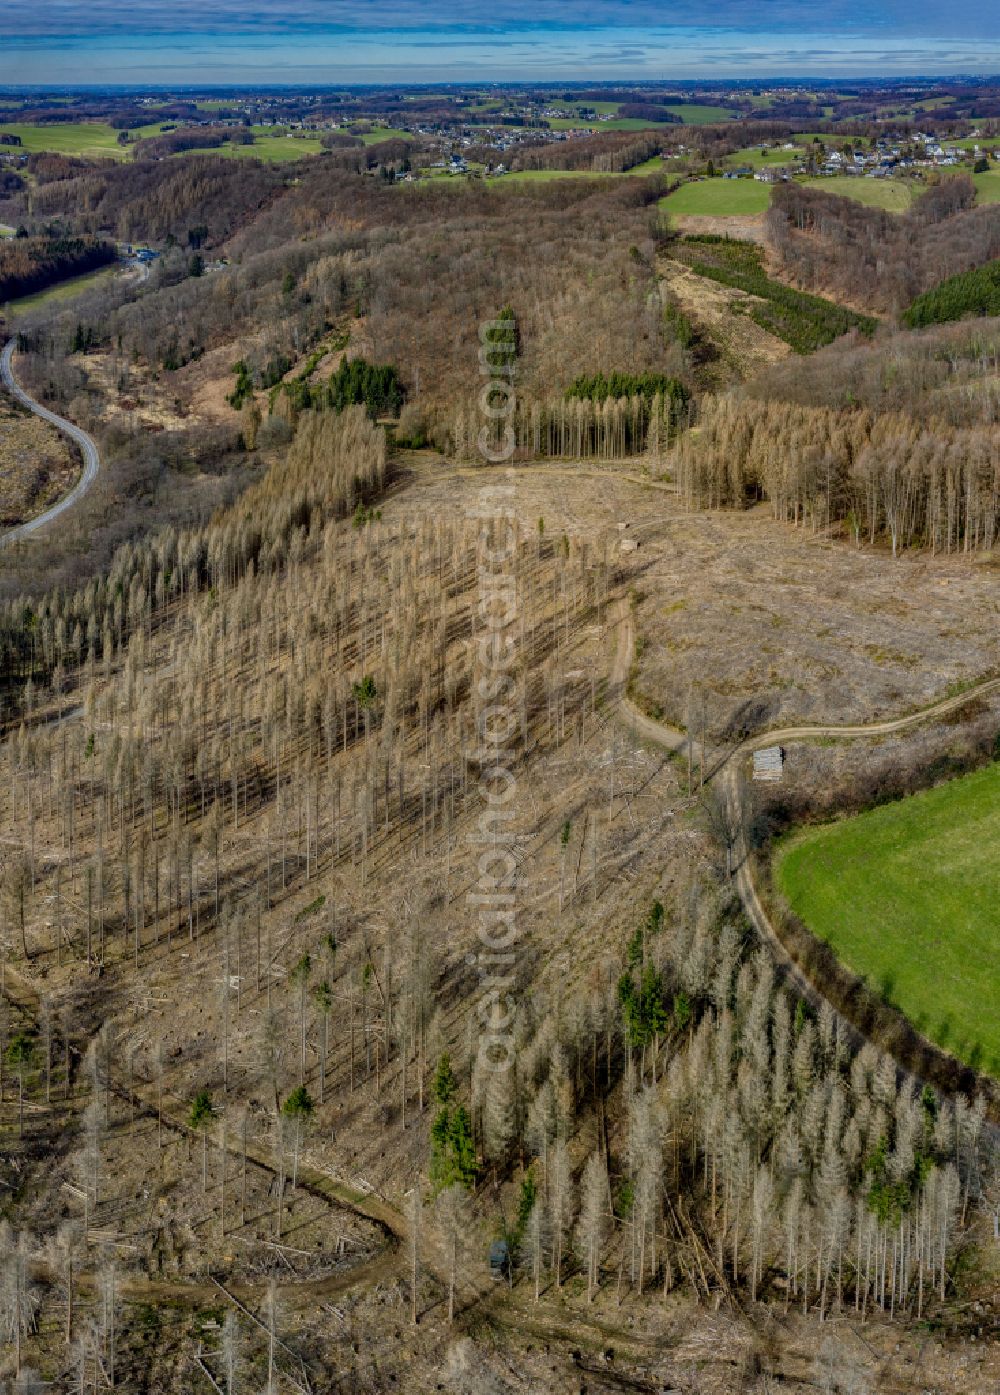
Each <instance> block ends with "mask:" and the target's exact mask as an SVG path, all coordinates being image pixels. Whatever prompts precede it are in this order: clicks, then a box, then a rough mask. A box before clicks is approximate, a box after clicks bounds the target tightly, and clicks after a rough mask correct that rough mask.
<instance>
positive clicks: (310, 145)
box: [178, 136, 323, 164]
mask: <svg viewBox="0 0 1000 1395" xmlns="http://www.w3.org/2000/svg"><path fill="white" fill-rule="evenodd" d="M322 150H323V147H322V145H321V144H320V142H319V138H318V137H316V136H257V137H256V138H255V140H254V143H253V145H230V144H228V143H227V144H226V145H220V146H199V147H198V148H197V149H195V150H183V151H179V152H178V158H182V157H183V156H184V155H221V156H223V158H224V159H227V160H266V161H268V162H269V163H273V164H283V163H285V162H288V161H292V160H302V159H304V158H305V156H307V155H319V154H321V153H322Z"/></svg>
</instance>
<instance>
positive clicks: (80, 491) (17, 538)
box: [0, 339, 101, 549]
mask: <svg viewBox="0 0 1000 1395" xmlns="http://www.w3.org/2000/svg"><path fill="white" fill-rule="evenodd" d="M16 345H17V340H16V339H10V340H8V342H7V343H6V345H5V346H4V349H3V353H2V354H0V382H2V383H3V386H4V387H5V388H6V390H7V391H8V392H9V393H10V395H11V396H12V397H13V398H14V399H15V401H17V402H20V404H21V406H22V407H27V409H28V411H29V412H33V413H34V415H35V416H36V417H40V418H41V420H42V421H47V422H48V423H49V425H50V426H54V427H55V428H56V430H57V431H61V432H62V433H63V435H64V436H68V437H69V439H70V440H71V441H72V442H73V443H74V444H75V445H77V446H79V448H80V453H81V454H82V456H83V474H82V475H81V476H80V478H79V479H78V480H77V482H76V484H75V485H74V486H73V488H72V489H71V490H70V491H69V493H68V494H66V495H65V496H64V497H63V498H62V499H60V500H59V502H58V503H57V504H53V505H52V507H51V508H50V509H46V510H45V512H44V513H40V514H39V515H38V517H37V518H31V519H29V520H28V522H27V523H21V524H19V525H18V527H16V528H11V529H10V530H9V531H8V532H6V533H3V534H0V549H3V548H5V547H10V545H11V544H12V543H15V542H23V541H24V539H25V538H30V537H32V536H33V535H34V534H35V533H37V532H38V531H39V530H40V529H42V528H44V527H45V526H46V524H48V523H51V522H53V520H54V519H57V518H60V517H61V516H62V515H63V514H64V513H67V512H68V511H69V510H70V509H71V508H73V506H74V505H75V504H78V503H79V502H80V500H81V499H82V498H83V496H84V495H85V494H86V493H87V491H88V490H89V489H90V487H91V485H92V484H93V483H94V481H95V480H96V479H97V476H98V474H99V473H100V469H101V457H100V454H99V452H98V449H97V446H96V445H95V443H94V441H93V440H92V439H91V437H90V436H88V435H87V433H86V431H83V430H81V428H80V427H79V426H74V424H73V423H72V422H71V421H67V420H66V418H65V417H61V416H58V415H57V414H56V413H55V412H50V411H49V409H48V407H43V406H42V404H41V403H40V402H36V401H35V399H34V398H33V397H30V396H29V395H28V393H26V392H25V390H24V388H22V387H21V386H20V385H19V383H18V381H17V379H16V378H15V377H14V349H15V348H16Z"/></svg>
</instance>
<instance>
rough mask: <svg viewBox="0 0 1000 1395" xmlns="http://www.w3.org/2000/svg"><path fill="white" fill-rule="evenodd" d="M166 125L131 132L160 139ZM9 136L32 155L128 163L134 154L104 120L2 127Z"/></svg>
mask: <svg viewBox="0 0 1000 1395" xmlns="http://www.w3.org/2000/svg"><path fill="white" fill-rule="evenodd" d="M161 130H162V123H160V122H156V123H154V124H153V125H150V126H136V127H134V128H133V129H131V130H130V131H129V135H131V136H132V137H140V138H148V137H150V136H158V135H159V134H160V132H161ZM0 131H2V132H3V133H5V134H7V135H12V136H20V137H21V149H22V150H25V151H27V153H28V154H29V155H35V154H38V153H40V152H42V151H46V152H51V153H53V154H58V155H78V156H80V157H81V158H82V159H88V160H93V159H99V158H102V157H103V158H104V159H109V158H110V159H112V160H124V159H127V158H128V157H129V155H130V154H131V152H130V150H129V147H128V146H121V145H119V144H118V132H117V131H116V130H115V129H114V127H113V126H108V125H106V124H105V123H104V122H102V121H74V122H70V123H67V124H66V125H63V126H35V125H29V124H28V123H26V122H14V123H13V124H7V125H3V126H0Z"/></svg>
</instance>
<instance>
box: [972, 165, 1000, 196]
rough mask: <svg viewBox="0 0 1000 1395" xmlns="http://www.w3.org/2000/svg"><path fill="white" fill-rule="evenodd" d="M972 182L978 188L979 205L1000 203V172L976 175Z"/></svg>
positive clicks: (993, 171) (992, 171) (994, 171)
mask: <svg viewBox="0 0 1000 1395" xmlns="http://www.w3.org/2000/svg"><path fill="white" fill-rule="evenodd" d="M972 182H973V183H974V184H975V186H976V202H977V203H1000V170H990V171H989V172H988V173H987V174H974V175H973V176H972Z"/></svg>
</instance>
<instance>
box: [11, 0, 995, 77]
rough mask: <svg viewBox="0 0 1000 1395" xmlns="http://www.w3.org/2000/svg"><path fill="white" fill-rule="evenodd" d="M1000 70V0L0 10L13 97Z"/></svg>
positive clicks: (486, 1)
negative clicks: (189, 88) (35, 92)
mask: <svg viewBox="0 0 1000 1395" xmlns="http://www.w3.org/2000/svg"><path fill="white" fill-rule="evenodd" d="M997 71H1000V7H998V6H997V4H996V3H994V0H957V3H955V4H952V5H942V4H941V3H940V0H881V3H879V0H869V2H868V3H866V0H601V2H600V3H598V0H576V3H569V0H436V2H435V3H429V2H428V0H269V3H266V4H265V3H260V0H132V2H131V3H127V0H0V84H32V83H46V82H50V83H63V84H65V83H101V84H104V83H114V82H120V83H129V84H131V83H153V84H156V83H195V84H207V83H217V84H225V83H236V84H239V83H265V82H266V83H308V84H315V83H320V82H359V83H361V82H403V81H410V82H434V81H443V80H450V81H470V80H476V79H479V80H483V79H488V78H493V79H497V80H500V81H502V80H505V79H523V78H528V79H538V80H542V79H545V78H594V79H596V78H601V77H608V78H623V77H631V78H642V77H646V78H659V77H666V78H699V77H720V78H730V77H748V76H754V75H761V76H766V75H768V74H772V75H788V76H794V75H803V76H804V75H812V76H831V77H834V76H842V75H880V74H894V73H895V74H903V73H905V74H931V73H957V72H962V73H984V72H997Z"/></svg>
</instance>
